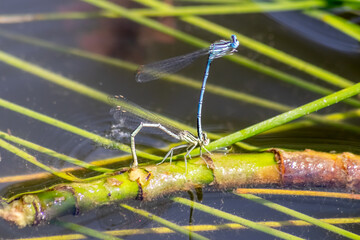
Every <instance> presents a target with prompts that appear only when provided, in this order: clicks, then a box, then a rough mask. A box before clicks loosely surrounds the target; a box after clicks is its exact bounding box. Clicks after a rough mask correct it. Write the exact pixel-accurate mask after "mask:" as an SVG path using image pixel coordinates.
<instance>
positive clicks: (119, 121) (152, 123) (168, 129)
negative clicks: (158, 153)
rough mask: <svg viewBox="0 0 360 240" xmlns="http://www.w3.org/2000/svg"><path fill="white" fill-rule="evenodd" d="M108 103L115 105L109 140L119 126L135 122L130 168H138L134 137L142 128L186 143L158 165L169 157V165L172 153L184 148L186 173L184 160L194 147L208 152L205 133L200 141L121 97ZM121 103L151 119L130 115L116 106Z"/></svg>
mask: <svg viewBox="0 0 360 240" xmlns="http://www.w3.org/2000/svg"><path fill="white" fill-rule="evenodd" d="M119 100H121V101H119ZM109 101H110V102H111V103H112V104H113V105H115V107H113V108H112V109H111V110H110V114H111V115H112V116H113V118H114V120H115V124H114V125H113V126H112V128H111V130H110V134H109V136H110V137H111V138H115V139H116V138H117V137H116V135H118V134H119V129H120V125H122V126H126V125H130V124H131V123H130V122H134V121H136V122H137V123H136V126H137V127H136V128H135V130H132V133H131V135H130V148H131V154H132V156H133V164H132V167H137V166H138V158H137V155H136V149H135V137H136V135H137V134H138V133H139V132H140V130H141V129H142V128H158V129H160V130H161V131H163V132H164V133H166V134H167V135H169V136H171V137H173V138H174V139H177V140H179V141H184V142H186V144H183V145H179V146H176V147H173V148H171V149H170V151H169V152H168V153H167V154H166V155H165V157H164V158H163V160H162V161H161V162H160V163H158V164H161V163H163V162H164V161H165V160H166V159H167V158H168V157H169V156H170V163H171V160H172V157H173V153H174V151H175V150H176V149H180V148H184V147H186V148H187V151H186V154H185V155H184V160H185V171H186V170H187V161H186V159H187V158H188V157H190V158H191V156H190V153H191V151H192V150H194V149H195V147H197V146H200V148H204V149H205V150H206V151H207V152H209V151H208V150H207V149H206V148H205V146H206V145H208V144H209V139H208V138H207V136H206V134H205V133H204V139H202V140H200V139H199V138H198V137H196V136H194V135H193V134H192V133H190V132H189V131H186V130H180V129H177V128H175V127H174V126H171V125H169V124H166V123H164V121H163V120H162V119H160V118H158V117H157V116H156V115H155V114H153V113H151V112H149V111H147V110H145V109H143V108H141V107H140V106H137V105H135V104H134V103H130V102H129V101H128V100H126V99H125V98H124V97H123V96H117V95H116V96H114V97H110V98H109ZM121 102H125V103H126V105H127V109H129V105H132V107H133V108H136V109H137V111H141V112H145V113H146V116H147V117H148V119H151V120H148V119H145V118H142V117H140V116H136V115H134V114H131V112H129V111H127V110H126V109H125V108H123V107H122V106H121V105H118V104H119V103H121ZM130 118H131V119H130ZM135 118H136V119H135ZM134 119H135V120H134ZM209 153H210V152H209ZM200 156H201V153H200ZM204 161H205V163H206V164H207V162H206V160H204Z"/></svg>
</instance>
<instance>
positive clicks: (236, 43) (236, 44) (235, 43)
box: [231, 35, 240, 52]
mask: <svg viewBox="0 0 360 240" xmlns="http://www.w3.org/2000/svg"><path fill="white" fill-rule="evenodd" d="M239 45H240V43H239V40H238V39H237V37H236V35H231V47H232V48H233V49H236V48H238V47H239ZM232 52H234V51H232Z"/></svg>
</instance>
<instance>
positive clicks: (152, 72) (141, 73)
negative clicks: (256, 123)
mask: <svg viewBox="0 0 360 240" xmlns="http://www.w3.org/2000/svg"><path fill="white" fill-rule="evenodd" d="M238 46H239V41H238V40H237V38H236V36H235V35H232V36H231V38H230V41H226V40H220V41H217V42H214V43H213V44H211V45H210V47H209V48H206V49H202V50H198V51H195V52H193V53H189V54H186V55H182V56H178V57H174V58H170V59H166V60H162V61H159V62H155V63H152V64H148V65H142V66H140V67H139V69H138V70H137V73H136V77H135V78H136V81H137V82H148V81H152V80H156V79H159V78H161V77H164V76H165V75H167V74H171V73H174V72H177V71H179V70H181V69H183V68H185V67H186V66H188V65H190V64H191V63H193V62H194V61H195V60H196V59H198V58H200V57H202V56H205V55H207V56H208V59H207V64H206V68H205V73H204V78H203V83H202V87H201V91H200V97H199V103H198V111H197V134H198V135H197V136H195V135H193V134H191V133H190V132H188V131H185V130H178V129H175V128H173V127H171V126H169V125H168V124H166V123H165V124H164V123H159V122H157V121H156V117H153V119H152V122H148V121H143V122H141V123H140V124H139V125H138V127H137V128H136V129H135V130H134V131H133V132H132V134H131V151H132V155H133V164H132V167H137V165H138V160H137V155H136V149H135V136H136V135H137V134H138V133H139V132H140V130H141V129H142V128H158V129H160V130H161V131H163V132H164V133H166V134H168V135H169V136H171V137H173V138H175V139H177V140H180V141H184V142H186V143H187V144H186V145H180V146H176V147H174V148H172V149H170V151H169V152H168V153H167V154H166V155H165V157H164V159H163V161H165V160H166V159H167V158H168V157H169V156H170V161H171V158H172V155H173V153H174V150H176V149H179V148H182V147H187V153H186V154H185V156H184V159H185V167H186V159H187V157H190V153H191V151H192V150H193V149H194V148H195V147H197V146H199V147H200V156H201V149H202V148H204V149H205V150H206V151H207V152H208V150H207V149H206V148H205V146H206V145H208V144H209V142H210V141H209V139H208V138H207V135H206V133H204V132H203V131H202V124H201V111H202V104H203V98H204V92H205V86H206V81H207V78H208V76H209V70H210V65H211V63H212V61H213V60H214V59H216V58H220V57H223V56H226V55H231V54H233V53H234V52H236V51H237V50H236V49H237V47H238ZM116 98H117V99H119V97H115V100H116ZM122 113H123V109H122V108H121V107H120V106H117V107H115V108H113V109H112V110H111V114H112V115H113V117H114V119H115V121H121V120H122V118H123V114H122ZM163 161H161V163H162V162H163Z"/></svg>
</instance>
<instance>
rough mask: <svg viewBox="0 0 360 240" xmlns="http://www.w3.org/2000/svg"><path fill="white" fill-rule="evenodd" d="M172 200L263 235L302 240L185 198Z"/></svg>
mask: <svg viewBox="0 0 360 240" xmlns="http://www.w3.org/2000/svg"><path fill="white" fill-rule="evenodd" d="M173 200H174V201H175V202H178V203H181V204H184V205H187V206H190V207H193V208H195V209H197V210H200V211H203V212H207V213H209V214H211V215H214V216H217V217H219V218H223V219H227V220H229V221H231V222H235V223H239V224H241V225H244V226H246V227H248V228H251V229H255V230H258V231H261V232H263V233H267V234H270V235H273V236H276V237H278V238H282V239H303V238H299V237H296V236H294V235H291V234H288V233H285V232H281V231H279V230H277V229H273V228H270V227H267V226H264V225H261V224H258V223H256V222H253V221H250V220H247V219H245V218H242V217H238V216H235V215H232V214H230V213H227V212H224V211H220V210H218V209H215V208H212V207H208V206H206V205H203V204H200V203H197V202H193V201H190V200H188V199H185V198H180V197H176V198H173Z"/></svg>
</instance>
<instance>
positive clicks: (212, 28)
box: [84, 0, 353, 87]
mask: <svg viewBox="0 0 360 240" xmlns="http://www.w3.org/2000/svg"><path fill="white" fill-rule="evenodd" d="M84 1H89V0H84ZM90 1H93V0H90ZM136 1H137V2H139V3H142V4H144V5H146V6H150V7H152V8H156V9H159V10H171V9H173V7H172V6H171V5H169V4H165V3H163V2H158V1H156V0H136ZM95 5H96V4H95ZM181 20H183V21H185V22H187V23H190V24H193V25H194V26H197V27H199V28H203V29H205V30H207V31H209V32H212V33H214V34H216V35H218V36H221V37H226V38H228V37H229V36H230V35H231V34H236V36H237V37H238V39H239V41H240V44H241V45H243V46H245V47H247V48H249V49H252V50H254V51H257V52H259V53H261V54H264V55H266V56H268V57H270V58H273V59H275V60H277V61H280V62H282V63H284V64H286V65H289V66H292V67H294V68H296V69H298V70H300V71H304V72H306V73H308V74H310V75H313V76H315V77H317V78H319V79H321V80H324V81H326V82H328V83H331V84H333V85H335V86H338V87H349V86H351V85H352V84H353V82H351V81H350V80H348V79H345V78H343V77H340V76H338V75H336V74H334V73H331V72H329V71H326V70H324V69H322V68H319V67H317V66H315V65H313V64H310V63H308V62H306V61H303V60H301V59H298V58H296V57H294V56H291V55H289V54H287V53H285V52H282V51H280V50H277V49H275V48H272V47H269V46H267V45H265V44H263V43H260V42H258V41H255V40H253V39H251V38H249V37H246V36H244V35H242V34H240V33H238V32H236V31H234V30H231V29H228V28H225V27H223V26H221V25H218V24H216V23H213V22H210V21H207V20H205V19H203V18H200V17H195V16H184V17H181Z"/></svg>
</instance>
